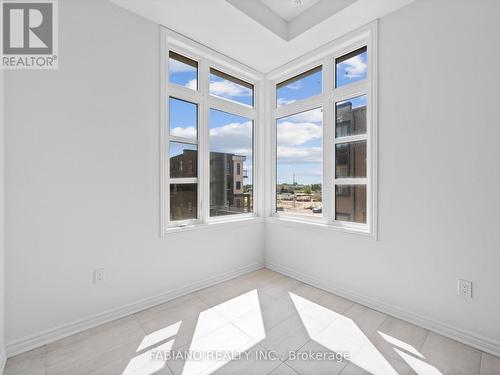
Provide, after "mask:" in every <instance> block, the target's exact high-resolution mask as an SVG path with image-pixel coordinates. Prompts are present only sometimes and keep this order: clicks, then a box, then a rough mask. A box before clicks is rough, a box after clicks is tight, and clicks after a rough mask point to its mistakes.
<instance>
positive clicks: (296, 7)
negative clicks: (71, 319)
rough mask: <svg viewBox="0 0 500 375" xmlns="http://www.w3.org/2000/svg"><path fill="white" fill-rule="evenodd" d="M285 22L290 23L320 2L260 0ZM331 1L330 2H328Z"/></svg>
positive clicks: (307, 0) (310, 0) (308, 0)
mask: <svg viewBox="0 0 500 375" xmlns="http://www.w3.org/2000/svg"><path fill="white" fill-rule="evenodd" d="M260 1H261V2H262V3H264V5H266V6H267V7H268V8H270V9H271V10H272V11H273V12H275V13H276V14H277V15H278V16H280V17H281V18H283V19H284V20H285V21H291V20H292V19H294V18H295V17H297V16H298V15H299V14H301V13H303V12H304V11H306V10H307V9H309V8H310V7H311V6H313V5H314V4H316V3H317V2H319V1H320V0H260ZM330 1H332V0H330Z"/></svg>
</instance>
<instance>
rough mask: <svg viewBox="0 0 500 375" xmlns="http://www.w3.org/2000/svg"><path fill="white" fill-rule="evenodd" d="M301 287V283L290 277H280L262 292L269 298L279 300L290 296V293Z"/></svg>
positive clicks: (262, 289)
mask: <svg viewBox="0 0 500 375" xmlns="http://www.w3.org/2000/svg"><path fill="white" fill-rule="evenodd" d="M300 285H301V282H300V281H298V280H295V279H292V278H290V277H286V276H285V277H280V278H278V279H276V280H273V281H272V282H271V283H269V284H268V285H266V286H265V287H263V288H261V291H262V292H264V293H265V294H267V295H268V296H271V297H275V298H279V297H282V296H285V295H289V294H290V291H291V290H292V289H293V288H295V287H298V286H300Z"/></svg>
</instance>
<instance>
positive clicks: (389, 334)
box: [370, 317, 429, 360]
mask: <svg viewBox="0 0 500 375" xmlns="http://www.w3.org/2000/svg"><path fill="white" fill-rule="evenodd" d="M428 334H429V331H428V330H426V329H424V328H421V327H418V326H415V325H413V324H411V323H407V322H405V321H402V320H399V319H396V318H393V317H388V318H387V319H386V320H385V321H384V322H383V323H382V325H381V326H380V327H379V328H378V329H377V330H376V332H374V333H373V335H372V336H371V337H370V341H371V342H372V343H373V344H374V345H375V347H376V348H377V349H378V350H379V351H380V352H382V353H383V354H384V355H385V356H386V357H387V356H389V357H392V358H395V359H398V360H401V356H400V355H399V354H398V352H397V351H396V350H395V348H397V349H399V350H403V351H405V352H407V353H409V354H411V355H414V356H415V357H418V358H421V357H422V354H421V353H420V351H421V349H422V345H423V344H424V341H425V339H426V338H427V335H428Z"/></svg>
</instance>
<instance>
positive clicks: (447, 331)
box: [266, 261, 500, 357]
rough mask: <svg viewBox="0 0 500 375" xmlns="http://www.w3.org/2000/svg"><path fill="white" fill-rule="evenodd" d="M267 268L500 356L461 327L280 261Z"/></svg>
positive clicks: (495, 346)
mask: <svg viewBox="0 0 500 375" xmlns="http://www.w3.org/2000/svg"><path fill="white" fill-rule="evenodd" d="M266 267H267V268H269V269H271V270H273V271H276V272H279V273H282V274H284V275H287V276H290V277H293V278H294V279H297V280H300V281H302V282H304V283H307V284H310V285H313V286H315V287H318V288H320V289H323V290H326V291H328V292H330V293H333V294H337V295H339V296H341V297H344V298H347V299H349V300H351V301H354V302H357V303H359V304H361V305H364V306H368V307H370V308H372V309H374V310H377V311H380V312H382V313H385V314H388V315H391V316H394V317H396V318H398V319H401V320H405V321H407V322H410V323H412V324H415V325H417V326H420V327H423V328H425V329H428V330H430V331H433V332H436V333H438V334H440V335H443V336H446V337H449V338H450V339H453V340H456V341H459V342H461V343H463V344H466V345H469V346H471V347H473V348H476V349H479V350H481V351H483V352H486V353H489V354H492V355H495V356H497V357H500V341H497V340H494V339H491V338H488V337H484V336H481V335H477V334H475V333H472V332H469V331H465V330H463V329H461V328H457V327H453V326H450V325H449V324H446V323H443V322H440V321H437V320H434V319H431V318H428V317H425V316H422V315H418V314H415V313H412V312H410V311H407V310H404V309H402V308H400V307H397V306H393V305H389V304H386V303H384V302H382V301H378V300H375V299H373V298H372V297H368V296H364V295H360V294H358V293H353V292H352V291H349V290H345V289H341V288H337V287H335V286H330V285H327V284H326V283H324V282H323V281H321V280H319V279H317V278H315V277H313V276H310V275H306V274H304V273H302V272H299V271H296V270H294V269H292V268H289V267H286V266H283V265H280V264H279V263H278V262H273V261H266Z"/></svg>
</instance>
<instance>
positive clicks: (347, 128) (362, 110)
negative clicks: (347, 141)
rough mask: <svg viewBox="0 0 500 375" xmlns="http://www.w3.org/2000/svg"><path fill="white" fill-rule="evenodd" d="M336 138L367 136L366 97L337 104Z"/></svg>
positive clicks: (358, 97)
mask: <svg viewBox="0 0 500 375" xmlns="http://www.w3.org/2000/svg"><path fill="white" fill-rule="evenodd" d="M335 110H336V116H337V117H336V119H335V138H340V137H348V136H350V135H358V134H366V95H362V96H357V97H355V98H352V99H349V100H344V101H343V102H338V103H336V104H335Z"/></svg>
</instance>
